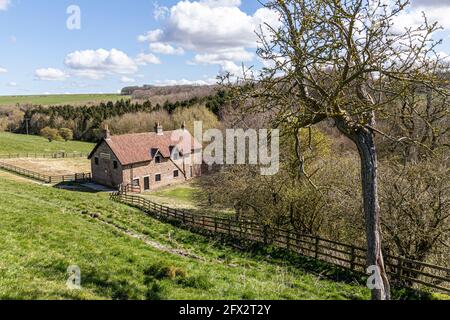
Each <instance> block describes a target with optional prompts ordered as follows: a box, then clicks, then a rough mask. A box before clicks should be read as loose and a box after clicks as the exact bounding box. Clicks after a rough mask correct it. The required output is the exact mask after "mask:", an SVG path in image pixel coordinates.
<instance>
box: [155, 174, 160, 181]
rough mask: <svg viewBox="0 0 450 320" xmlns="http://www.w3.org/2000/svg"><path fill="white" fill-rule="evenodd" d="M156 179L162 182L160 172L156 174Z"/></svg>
mask: <svg viewBox="0 0 450 320" xmlns="http://www.w3.org/2000/svg"><path fill="white" fill-rule="evenodd" d="M155 181H156V182H161V175H160V174H157V175H155Z"/></svg>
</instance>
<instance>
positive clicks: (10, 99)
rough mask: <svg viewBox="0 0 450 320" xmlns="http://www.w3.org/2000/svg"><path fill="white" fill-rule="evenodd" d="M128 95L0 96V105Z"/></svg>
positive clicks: (101, 99)
mask: <svg viewBox="0 0 450 320" xmlns="http://www.w3.org/2000/svg"><path fill="white" fill-rule="evenodd" d="M127 98H128V97H124V96H121V95H119V94H60V95H39V96H0V106H2V105H16V104H20V105H23V104H34V105H63V104H83V103H98V102H107V101H113V102H114V101H117V100H120V99H127Z"/></svg>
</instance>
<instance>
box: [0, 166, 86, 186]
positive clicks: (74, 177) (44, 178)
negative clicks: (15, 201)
mask: <svg viewBox="0 0 450 320" xmlns="http://www.w3.org/2000/svg"><path fill="white" fill-rule="evenodd" d="M0 169H2V170H5V171H9V172H12V173H16V174H19V175H21V176H24V177H27V178H31V179H34V180H37V181H41V182H44V183H49V184H50V183H51V184H53V183H61V182H85V181H90V180H91V173H74V174H68V175H54V176H51V175H46V174H42V173H39V172H34V171H31V170H27V169H23V168H20V167H16V166H13V165H11V164H8V163H4V162H0Z"/></svg>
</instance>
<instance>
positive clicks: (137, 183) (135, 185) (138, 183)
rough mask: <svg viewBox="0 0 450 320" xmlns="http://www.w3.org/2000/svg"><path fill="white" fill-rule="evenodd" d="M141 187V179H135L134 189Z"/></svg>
mask: <svg viewBox="0 0 450 320" xmlns="http://www.w3.org/2000/svg"><path fill="white" fill-rule="evenodd" d="M140 185H141V182H140V181H139V179H133V187H139V186H140Z"/></svg>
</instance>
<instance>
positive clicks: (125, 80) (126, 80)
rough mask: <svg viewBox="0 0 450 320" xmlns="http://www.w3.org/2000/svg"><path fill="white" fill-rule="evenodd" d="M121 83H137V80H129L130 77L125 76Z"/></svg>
mask: <svg viewBox="0 0 450 320" xmlns="http://www.w3.org/2000/svg"><path fill="white" fill-rule="evenodd" d="M120 82H122V83H134V82H136V80H135V79H133V78H129V77H125V76H123V77H122V78H120Z"/></svg>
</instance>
